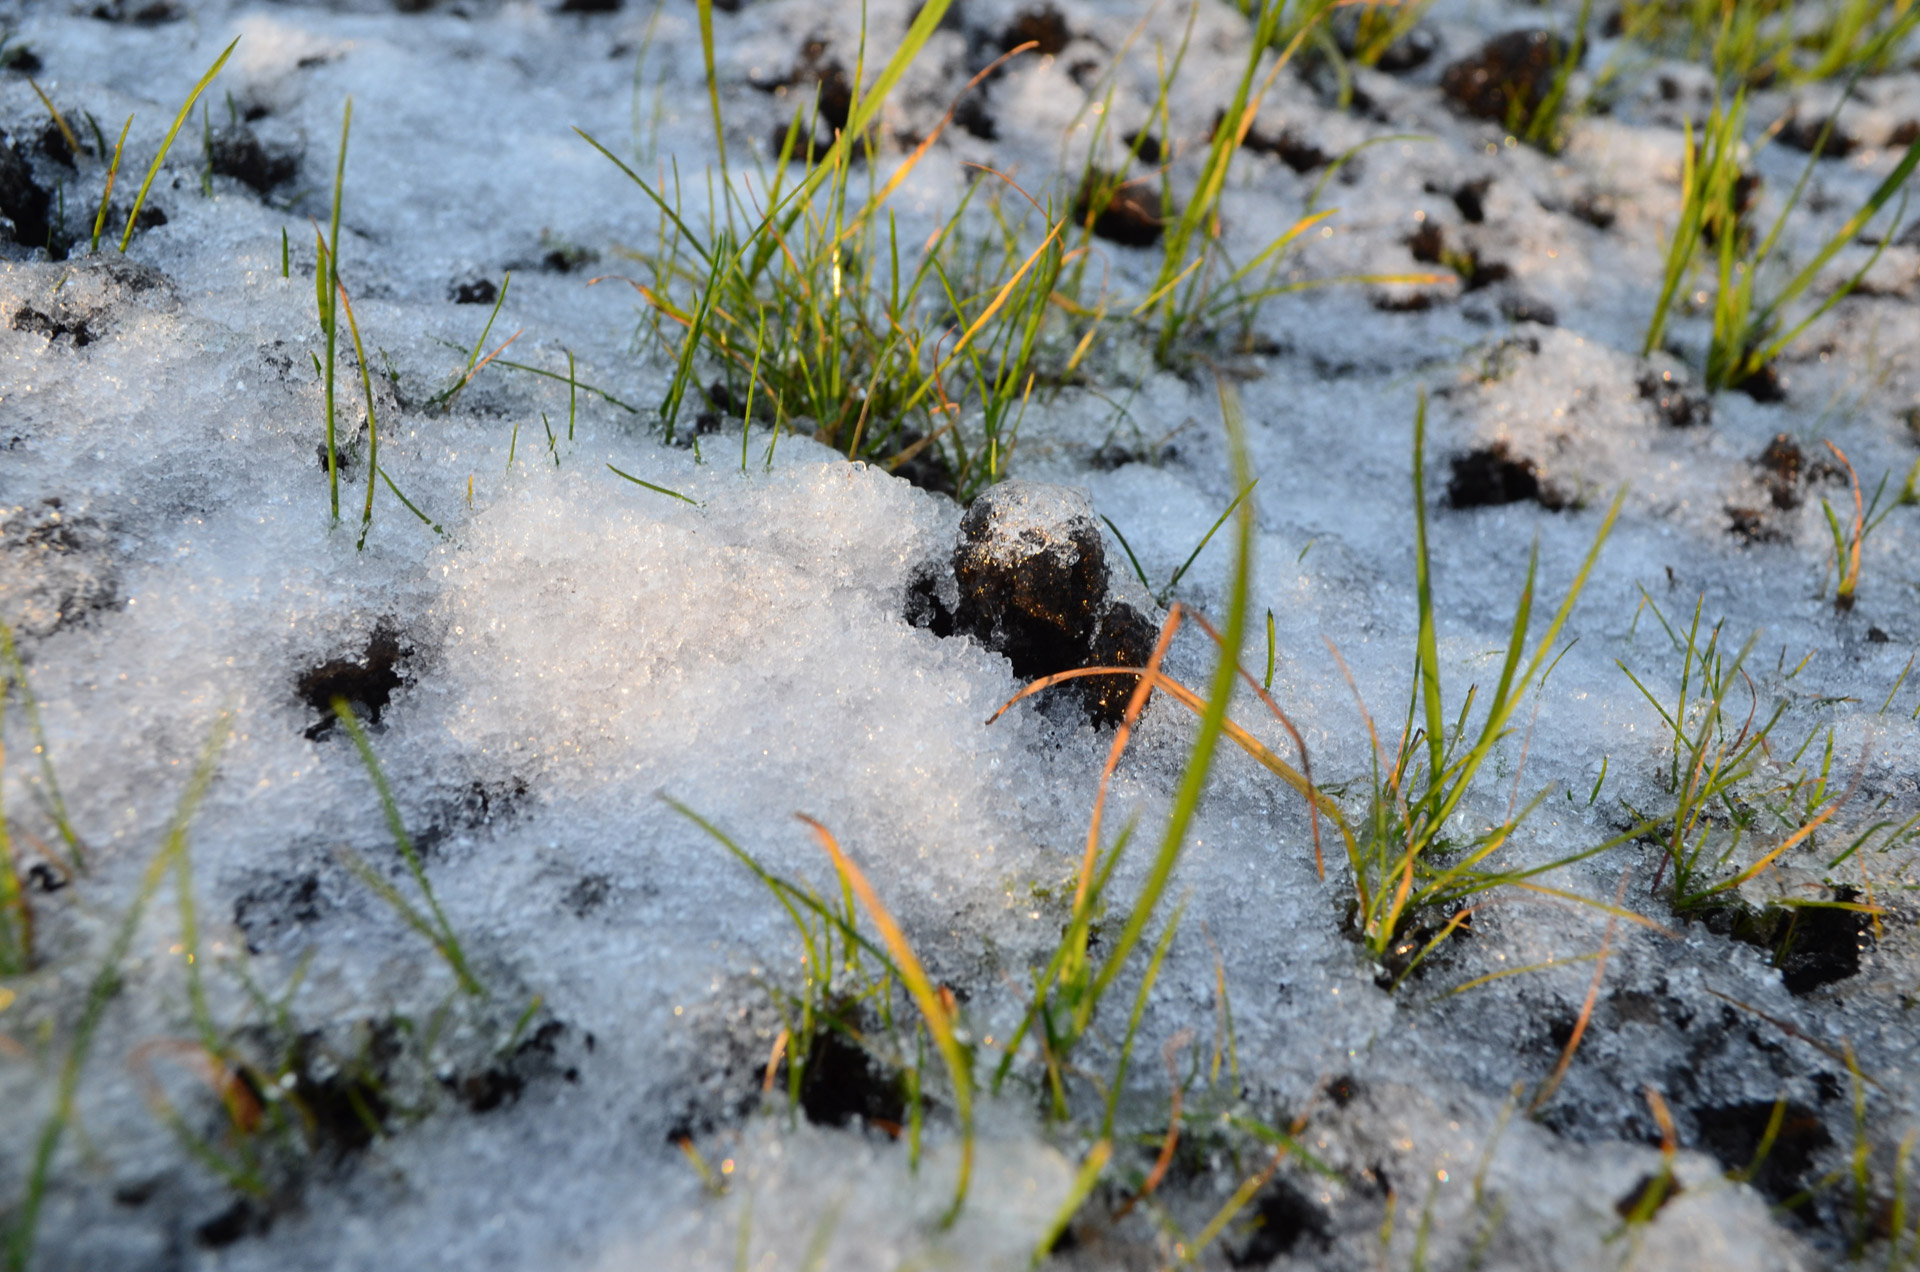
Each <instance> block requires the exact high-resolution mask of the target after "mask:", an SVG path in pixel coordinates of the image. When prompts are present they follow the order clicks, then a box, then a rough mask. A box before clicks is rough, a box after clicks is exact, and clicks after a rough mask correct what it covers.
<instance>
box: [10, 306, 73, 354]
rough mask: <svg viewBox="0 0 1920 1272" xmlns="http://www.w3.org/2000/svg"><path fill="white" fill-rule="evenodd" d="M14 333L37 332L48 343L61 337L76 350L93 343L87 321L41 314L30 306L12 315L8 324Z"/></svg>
mask: <svg viewBox="0 0 1920 1272" xmlns="http://www.w3.org/2000/svg"><path fill="white" fill-rule="evenodd" d="M9 325H11V326H12V327H13V329H14V330H15V331H32V332H37V333H39V334H40V335H43V336H45V337H46V338H47V341H48V342H49V343H52V342H53V341H55V340H58V339H60V338H61V337H62V336H65V337H67V338H68V339H69V340H71V341H73V347H74V348H76V349H82V348H85V347H86V346H87V345H90V344H92V343H93V333H92V332H91V331H89V330H87V320H86V319H85V318H76V317H71V316H67V315H61V314H43V313H41V312H40V311H39V310H38V309H35V308H33V307H32V306H31V305H22V306H21V307H20V309H19V310H18V311H17V312H16V313H15V314H14V315H13V322H12V323H11V324H9Z"/></svg>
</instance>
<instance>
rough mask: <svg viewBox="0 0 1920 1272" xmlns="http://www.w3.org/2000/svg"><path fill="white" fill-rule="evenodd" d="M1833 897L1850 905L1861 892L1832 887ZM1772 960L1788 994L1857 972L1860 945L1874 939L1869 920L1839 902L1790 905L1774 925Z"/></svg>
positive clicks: (1871, 924) (1809, 991) (1853, 974)
mask: <svg viewBox="0 0 1920 1272" xmlns="http://www.w3.org/2000/svg"><path fill="white" fill-rule="evenodd" d="M1833 899H1834V900H1835V901H1836V902H1839V903H1840V904H1841V905H1854V904H1858V903H1859V901H1860V894H1859V893H1858V892H1856V891H1854V890H1853V889H1852V888H1836V889H1835V890H1834V894H1833ZM1777 927H1778V936H1777V939H1776V940H1775V942H1774V954H1773V962H1774V966H1776V967H1778V968H1779V969H1780V980H1781V982H1782V983H1783V984H1785V985H1786V987H1787V992H1788V993H1790V994H1796V995H1798V994H1810V993H1812V992H1813V991H1814V990H1816V989H1818V988H1819V987H1820V986H1822V985H1830V984H1832V983H1833V982H1835V981H1841V980H1846V979H1847V978H1848V977H1850V976H1855V975H1858V974H1859V972H1860V952H1861V947H1862V946H1864V945H1865V944H1866V943H1867V942H1868V941H1869V940H1871V939H1872V937H1871V933H1872V931H1873V922H1872V919H1871V917H1870V916H1868V915H1866V914H1863V913H1862V912H1860V911H1859V910H1846V909H1841V908H1840V906H1838V905H1836V906H1794V907H1792V908H1791V909H1789V910H1788V911H1787V913H1786V915H1785V916H1784V921H1783V922H1781V923H1779V924H1778V925H1777Z"/></svg>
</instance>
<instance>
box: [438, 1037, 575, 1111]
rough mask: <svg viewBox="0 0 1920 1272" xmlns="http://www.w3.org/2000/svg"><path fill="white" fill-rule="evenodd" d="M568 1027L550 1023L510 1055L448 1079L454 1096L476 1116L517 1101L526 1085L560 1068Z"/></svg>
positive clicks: (525, 1039) (514, 1049) (521, 1041)
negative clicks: (560, 1050)
mask: <svg viewBox="0 0 1920 1272" xmlns="http://www.w3.org/2000/svg"><path fill="white" fill-rule="evenodd" d="M566 1032H567V1027H566V1025H564V1024H563V1023H561V1022H560V1021H558V1020H549V1021H547V1022H546V1023H544V1024H542V1025H541V1026H540V1027H539V1028H538V1029H535V1030H534V1031H533V1032H532V1033H530V1034H528V1035H527V1036H526V1037H525V1038H523V1039H521V1040H520V1042H519V1043H518V1045H516V1046H515V1047H514V1048H513V1050H512V1051H511V1052H509V1053H508V1054H506V1055H504V1056H500V1057H498V1058H496V1060H495V1061H494V1063H492V1064H490V1065H488V1066H486V1067H485V1068H483V1069H480V1070H478V1071H477V1072H473V1073H466V1074H461V1075H459V1076H457V1077H453V1078H449V1079H447V1080H446V1085H447V1086H449V1087H450V1088H452V1090H453V1093H454V1095H455V1096H456V1097H457V1098H458V1099H459V1101H460V1102H461V1103H462V1104H464V1105H466V1106H467V1108H469V1109H470V1110H472V1111H473V1112H475V1113H490V1112H492V1111H493V1110H494V1109H498V1108H504V1107H505V1106H507V1105H509V1104H512V1103H513V1102H514V1101H516V1100H518V1099H519V1098H520V1096H521V1093H522V1092H524V1091H525V1090H526V1089H527V1084H528V1083H529V1082H531V1081H533V1080H535V1079H536V1078H540V1077H544V1076H546V1075H547V1074H548V1073H549V1072H551V1071H554V1070H556V1069H557V1068H558V1065H557V1063H556V1061H555V1059H554V1057H555V1054H556V1053H557V1051H558V1048H559V1042H560V1039H561V1038H562V1037H563V1036H564V1035H565V1034H566Z"/></svg>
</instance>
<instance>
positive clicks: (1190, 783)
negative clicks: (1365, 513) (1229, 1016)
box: [1074, 380, 1254, 1033]
mask: <svg viewBox="0 0 1920 1272" xmlns="http://www.w3.org/2000/svg"><path fill="white" fill-rule="evenodd" d="M1218 387H1219V393H1220V412H1221V416H1222V419H1223V421H1224V422H1225V426H1226V433H1227V444H1228V446H1229V448H1230V452H1231V455H1232V461H1233V476H1234V480H1235V482H1236V483H1237V484H1239V485H1242V486H1245V485H1248V484H1250V483H1251V482H1252V480H1253V475H1252V473H1251V472H1250V471H1249V469H1250V465H1249V460H1248V457H1247V445H1246V436H1245V432H1244V427H1243V423H1242V420H1241V415H1240V404H1239V401H1238V399H1237V397H1236V396H1235V395H1234V392H1233V390H1232V389H1231V388H1230V387H1228V385H1227V384H1226V382H1225V381H1224V380H1223V381H1220V382H1219V385H1218ZM1253 531H1254V525H1253V505H1252V503H1250V502H1247V503H1242V504H1241V506H1240V515H1239V528H1238V534H1237V543H1236V545H1235V552H1234V560H1233V571H1232V574H1231V576H1230V580H1229V583H1228V590H1227V595H1228V598H1229V600H1228V609H1227V621H1226V625H1225V628H1224V629H1223V631H1222V633H1221V640H1220V657H1219V660H1218V662H1217V664H1216V665H1215V667H1214V672H1213V680H1212V684H1211V686H1210V689H1211V693H1210V695H1209V697H1208V700H1207V709H1206V714H1204V715H1203V716H1201V718H1200V730H1199V734H1198V736H1197V737H1196V738H1195V739H1194V743H1193V752H1192V754H1191V756H1190V758H1189V759H1188V761H1187V767H1186V772H1185V773H1183V774H1182V775H1181V778H1180V786H1179V788H1178V790H1177V792H1176V793H1175V795H1174V802H1173V809H1172V812H1171V813H1170V815H1169V816H1168V818H1167V828H1166V831H1165V832H1164V834H1163V835H1162V837H1161V840H1160V851H1159V854H1158V855H1157V856H1156V857H1155V858H1154V863H1153V866H1152V868H1151V870H1150V871H1149V872H1148V875H1147V879H1146V882H1145V883H1144V884H1143V885H1142V886H1141V889H1140V895H1139V897H1138V898H1137V899H1136V900H1135V902H1134V905H1133V912H1132V913H1131V914H1129V915H1128V916H1127V922H1126V926H1125V927H1124V928H1123V929H1121V932H1120V934H1119V936H1118V937H1116V938H1115V940H1114V943H1113V952H1112V953H1111V954H1109V955H1108V957H1107V961H1106V962H1105V963H1104V964H1102V965H1101V968H1100V971H1099V972H1098V974H1097V975H1096V976H1095V977H1094V980H1093V983H1092V985H1091V986H1089V988H1088V992H1087V995H1086V997H1085V998H1084V999H1083V1000H1082V1002H1081V1004H1080V1006H1079V1008H1078V1010H1077V1011H1076V1012H1075V1022H1074V1023H1075V1032H1076V1033H1082V1032H1084V1031H1085V1030H1086V1027H1087V1024H1088V1023H1089V1021H1090V1020H1091V1018H1092V1014H1093V1009H1094V1008H1095V1007H1096V1006H1097V1005H1098V1004H1099V1001H1100V998H1101V997H1102V995H1104V994H1105V992H1106V990H1107V988H1108V986H1110V985H1111V984H1112V983H1113V980H1114V978H1115V977H1116V976H1118V975H1119V974H1120V970H1121V968H1122V967H1124V966H1125V965H1126V961H1127V956H1128V955H1130V954H1131V953H1133V947H1134V946H1135V945H1137V944H1139V942H1140V938H1141V936H1142V935H1144V933H1145V931H1146V927H1147V924H1148V923H1150V922H1151V921H1152V920H1153V916H1154V911H1155V910H1156V909H1157V908H1158V906H1159V904H1160V898H1161V896H1162V895H1163V894H1164V893H1165V892H1166V888H1167V883H1168V881H1169V880H1170V878H1171V877H1172V874H1173V867H1174V865H1175V864H1176V863H1177V862H1178V861H1179V858H1180V850H1181V849H1182V848H1183V847H1184V846H1185V844H1186V837H1187V829H1188V827H1190V826H1191V825H1192V824H1193V818H1194V814H1195V812H1196V811H1197V810H1198V809H1199V806H1200V796H1201V794H1202V792H1204V791H1205V790H1206V785H1207V776H1208V774H1209V773H1210V772H1211V771H1212V768H1213V758H1214V754H1215V752H1216V751H1217V750H1218V744H1219V741H1220V735H1221V733H1222V732H1223V730H1224V726H1225V724H1226V719H1227V708H1228V706H1229V705H1230V703H1231V700H1232V698H1233V686H1234V681H1235V679H1236V677H1237V676H1238V673H1239V664H1240V647H1241V645H1242V644H1243V643H1245V640H1246V634H1247V609H1248V594H1249V590H1250V588H1251V583H1252V573H1253Z"/></svg>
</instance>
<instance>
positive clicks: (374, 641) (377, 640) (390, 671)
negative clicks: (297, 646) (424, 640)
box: [294, 624, 413, 741]
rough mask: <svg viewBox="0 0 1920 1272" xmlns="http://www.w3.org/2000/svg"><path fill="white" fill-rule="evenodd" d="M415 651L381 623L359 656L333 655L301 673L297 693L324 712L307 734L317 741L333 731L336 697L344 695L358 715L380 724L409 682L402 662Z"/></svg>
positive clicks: (296, 687) (300, 697)
mask: <svg viewBox="0 0 1920 1272" xmlns="http://www.w3.org/2000/svg"><path fill="white" fill-rule="evenodd" d="M412 652H413V651H412V650H411V649H409V648H407V647H406V646H404V645H403V644H402V643H401V639H400V634H399V633H398V632H397V631H396V630H395V629H394V628H392V627H390V626H387V625H386V624H381V625H380V626H378V627H375V628H374V630H373V633H372V634H371V635H370V636H368V637H367V644H366V648H365V649H364V650H363V651H362V652H361V654H360V655H359V657H357V658H329V659H328V660H327V661H325V662H323V663H321V664H319V665H318V666H316V667H313V668H311V669H309V670H307V671H304V672H302V673H300V675H299V677H298V678H297V679H296V680H295V681H294V696H295V697H297V698H299V699H300V701H302V702H304V703H306V704H307V705H308V706H309V707H312V708H313V709H314V710H315V711H317V712H319V713H320V718H319V720H318V721H316V722H315V723H314V724H312V725H310V726H308V728H307V731H306V733H307V737H308V738H309V739H312V740H316V741H317V740H318V739H320V738H323V737H325V736H326V735H327V734H328V732H330V731H331V730H332V728H333V725H334V721H335V719H336V718H337V717H336V716H335V715H334V711H333V702H334V699H336V698H344V699H345V700H346V701H347V704H348V705H349V706H351V707H352V708H353V709H354V712H355V713H356V714H357V715H360V716H362V717H364V718H365V719H366V720H367V721H368V722H369V723H372V724H378V723H379V722H380V713H381V712H382V711H384V710H386V707H387V704H388V703H389V702H390V701H392V699H393V695H394V692H395V691H396V690H398V689H399V688H400V687H401V686H402V685H404V684H405V683H406V678H405V677H404V676H402V675H401V673H400V670H399V665H400V663H401V661H402V660H403V659H405V658H406V657H407V655H409V654H410V653H412Z"/></svg>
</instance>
